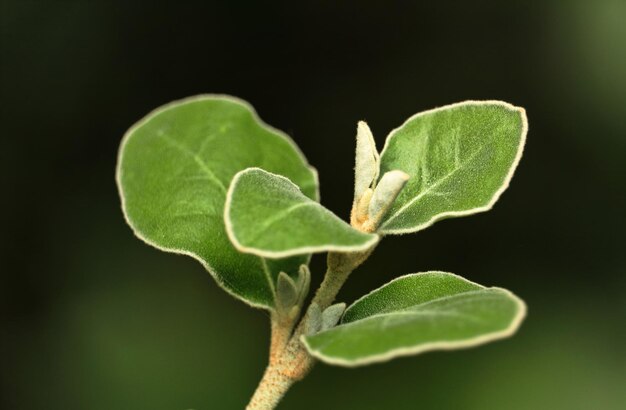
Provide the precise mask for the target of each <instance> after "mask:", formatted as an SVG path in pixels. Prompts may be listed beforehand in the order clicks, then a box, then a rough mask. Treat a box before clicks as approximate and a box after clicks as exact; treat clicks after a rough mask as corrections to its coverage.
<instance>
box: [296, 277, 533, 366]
mask: <svg viewBox="0 0 626 410" xmlns="http://www.w3.org/2000/svg"><path fill="white" fill-rule="evenodd" d="M525 314H526V306H525V304H524V302H523V301H522V300H520V299H519V298H517V297H516V296H515V295H513V294H512V293H510V292H508V291H506V290H504V289H500V288H485V287H483V286H480V285H478V284H475V283H472V282H469V281H467V280H465V279H463V278H461V277H460V276H456V275H453V274H451V273H444V272H426V273H417V274H411V275H406V276H402V277H400V278H398V279H395V280H393V281H391V282H389V283H388V284H386V285H384V286H383V287H381V288H379V289H377V290H375V291H373V292H372V293H370V294H369V295H366V296H364V297H363V298H361V299H359V300H358V301H356V302H355V303H354V304H353V305H351V306H350V307H348V309H347V310H346V312H345V313H344V315H343V318H342V323H341V324H340V325H339V326H336V327H333V328H332V329H329V330H326V331H322V332H319V333H317V334H315V335H310V336H306V337H304V338H303V341H304V343H305V345H306V347H307V349H308V350H309V352H310V353H311V354H312V355H313V356H315V357H317V358H318V359H320V360H322V361H324V362H327V363H331V364H337V365H342V366H358V365H364V364H369V363H374V362H382V361H386V360H389V359H392V358H394V357H398V356H407V355H413V354H418V353H422V352H425V351H429V350H442V349H460V348H466V347H471V346H476V345H479V344H483V343H486V342H489V341H492V340H497V339H501V338H505V337H508V336H510V335H511V334H513V333H514V332H515V331H516V330H517V328H518V327H519V325H520V323H521V321H522V320H523V318H524V316H525Z"/></svg>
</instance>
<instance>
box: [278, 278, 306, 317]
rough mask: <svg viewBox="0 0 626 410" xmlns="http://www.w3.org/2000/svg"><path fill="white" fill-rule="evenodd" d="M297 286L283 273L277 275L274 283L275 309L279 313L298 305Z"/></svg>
mask: <svg viewBox="0 0 626 410" xmlns="http://www.w3.org/2000/svg"><path fill="white" fill-rule="evenodd" d="M299 292H300V290H299V289H298V285H297V284H296V282H295V281H294V280H293V279H292V278H291V276H289V275H287V274H286V273H285V272H280V273H279V274H278V281H277V283H276V308H277V309H278V310H279V311H285V312H286V311H288V310H289V309H291V308H292V307H294V306H295V305H296V304H297V303H298V296H299V295H298V293H299Z"/></svg>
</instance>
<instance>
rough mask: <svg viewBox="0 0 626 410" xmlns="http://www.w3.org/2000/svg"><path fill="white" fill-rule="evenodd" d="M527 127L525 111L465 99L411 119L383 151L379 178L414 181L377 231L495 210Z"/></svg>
mask: <svg viewBox="0 0 626 410" xmlns="http://www.w3.org/2000/svg"><path fill="white" fill-rule="evenodd" d="M527 129H528V125H527V121H526V114H525V112H524V110H523V109H522V108H519V107H514V106H512V105H510V104H507V103H504V102H500V101H466V102H462V103H458V104H453V105H449V106H445V107H441V108H437V109H434V110H430V111H425V112H422V113H419V114H416V115H414V116H413V117H411V118H409V119H408V120H407V121H406V122H405V123H404V124H403V125H402V126H401V127H399V128H397V129H395V130H393V131H392V132H391V134H390V135H389V137H388V138H387V141H386V144H385V147H384V149H383V152H382V153H381V158H380V162H381V170H380V175H384V174H385V172H387V171H391V170H396V169H397V170H401V171H404V172H405V173H407V174H408V175H409V176H410V179H409V181H408V182H407V184H406V186H405V187H404V189H403V190H402V192H401V193H400V195H399V196H398V198H397V199H396V201H395V203H394V205H393V207H391V209H390V210H389V211H388V212H387V214H386V215H385V217H384V218H383V221H382V223H381V225H380V228H379V230H378V231H379V233H382V234H403V233H408V232H416V231H419V230H421V229H424V228H427V227H429V226H430V225H432V224H433V223H434V222H436V221H438V220H441V219H444V218H450V217H457V216H465V215H471V214H474V213H477V212H483V211H487V210H489V209H491V207H492V206H493V204H494V203H495V202H496V201H497V200H498V198H499V197H500V194H502V192H503V191H504V190H505V189H506V188H507V187H508V185H509V182H510V180H511V178H512V176H513V172H514V171H515V168H516V167H517V164H518V162H519V160H520V158H521V155H522V150H523V147H524V142H525V140H526V131H527Z"/></svg>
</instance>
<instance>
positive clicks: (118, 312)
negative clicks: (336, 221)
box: [0, 0, 626, 410]
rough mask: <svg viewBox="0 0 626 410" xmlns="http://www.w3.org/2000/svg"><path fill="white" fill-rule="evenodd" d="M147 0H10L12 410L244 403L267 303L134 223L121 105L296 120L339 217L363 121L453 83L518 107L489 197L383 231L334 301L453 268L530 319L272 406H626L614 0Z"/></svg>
mask: <svg viewBox="0 0 626 410" xmlns="http://www.w3.org/2000/svg"><path fill="white" fill-rule="evenodd" d="M156 3H157V2H148V1H127V2H125V3H123V4H122V3H119V4H116V3H113V2H102V1H101V2H96V1H41V2H33V1H9V2H7V1H2V9H1V10H0V15H1V18H0V23H1V29H2V32H1V40H2V43H1V74H2V78H1V81H2V83H1V87H2V88H1V93H2V94H1V107H2V110H1V115H2V117H1V123H0V124H1V129H2V132H1V134H2V146H1V148H0V166H1V167H2V168H1V169H0V170H1V171H2V172H1V174H0V175H1V178H2V195H1V200H0V203H1V205H0V207H1V213H0V215H1V216H0V217H1V218H2V219H1V220H0V222H1V224H2V228H1V232H2V235H1V238H2V243H1V244H0V245H1V248H0V249H1V252H2V259H1V262H2V274H1V276H0V280H1V282H0V298H1V299H0V308H1V310H0V318H1V330H0V337H1V340H0V349H1V350H0V354H1V357H0V372H1V373H0V377H1V379H0V407H1V408H3V409H14V410H26V409H28V410H30V409H48V410H52V409H64V410H72V409H94V410H100V409H102V410H110V409H117V410H123V409H164V410H165V409H179V410H185V409H190V408H193V409H196V410H203V409H230V408H233V409H236V408H242V407H243V406H244V405H245V403H246V402H247V400H248V398H249V396H250V394H251V393H252V391H253V390H254V387H255V385H256V383H257V381H258V379H259V377H260V376H261V373H262V370H263V368H264V366H265V363H266V360H267V345H268V335H269V329H268V320H267V314H266V313H264V312H262V311H258V310H253V309H250V308H248V307H247V306H245V305H244V304H242V303H241V302H238V301H236V300H235V299H233V298H231V297H230V296H228V295H227V294H226V293H224V292H223V291H221V290H220V289H219V288H218V287H217V286H216V284H215V283H214V282H213V280H212V279H211V278H210V276H209V275H208V273H206V272H205V271H203V269H202V267H201V266H200V265H199V264H198V263H196V262H194V261H193V260H191V259H189V258H185V257H183V256H175V255H171V254H165V253H161V252H159V251H157V250H155V249H152V248H150V247H148V246H146V245H144V244H143V243H141V242H140V241H138V240H137V239H135V238H134V237H133V235H132V233H131V231H130V229H129V228H128V227H127V226H126V225H125V223H124V221H123V219H122V214H121V212H120V206H119V200H118V196H117V191H116V187H115V182H114V168H115V160H116V151H117V147H118V144H119V142H120V139H121V136H122V134H123V133H124V131H125V130H126V129H127V128H128V127H129V126H130V125H131V124H132V123H134V122H135V121H136V120H138V119H139V118H140V117H142V116H143V115H145V114H146V113H147V112H148V111H150V110H152V109H153V108H155V107H157V106H159V105H161V104H163V103H166V102H169V101H171V100H174V99H178V98H181V97H185V96H189V95H193V94H198V93H206V92H211V93H228V94H232V95H236V96H239V97H241V98H243V99H246V100H248V101H250V102H251V103H252V104H253V105H254V106H255V107H256V108H257V110H258V112H259V114H260V115H261V117H262V118H263V119H264V120H265V121H266V122H268V123H269V124H271V125H273V126H276V127H278V128H281V129H283V130H285V131H286V132H288V133H289V134H290V135H291V136H293V138H294V139H295V141H296V142H297V143H298V144H299V145H300V147H301V148H302V150H303V151H304V152H305V153H306V155H307V157H308V159H309V161H310V162H311V163H312V164H313V165H314V166H316V167H317V168H318V170H319V173H320V179H321V192H322V202H323V203H324V204H325V205H326V206H327V207H329V208H330V209H332V210H333V211H335V212H337V213H338V214H339V215H342V216H344V217H347V215H348V212H349V207H350V204H351V195H352V175H353V173H352V167H353V151H354V135H355V127H356V122H357V121H358V120H360V119H366V120H367V121H368V122H369V124H370V126H371V127H372V130H373V131H374V135H375V137H376V140H377V143H378V145H379V147H382V145H383V142H384V138H385V136H386V134H387V133H388V132H389V130H391V129H392V128H395V127H396V126H398V125H399V124H401V123H402V122H403V121H404V120H405V119H406V118H407V117H408V116H410V115H412V114H414V113H416V112H418V111H421V110H424V109H428V108H432V107H436V106H439V105H443V104H448V103H452V102H457V101H461V100H464V99H502V100H505V101H509V102H511V103H514V104H516V105H520V106H523V107H525V108H526V109H527V112H528V116H529V122H530V132H529V135H528V145H527V147H526V151H525V154H524V158H523V159H522V162H521V164H520V167H519V168H518V171H517V173H516V176H515V178H514V179H513V181H512V184H511V188H510V189H509V190H508V191H507V192H506V193H505V194H504V195H503V196H502V198H501V200H500V201H499V203H498V204H497V205H496V207H495V208H494V210H492V211H491V212H489V213H484V214H479V215H476V216H472V217H469V218H460V219H453V220H447V221H443V222H439V223H437V224H436V225H435V226H433V227H431V228H429V229H428V230H426V231H423V232H420V233H419V234H414V235H410V236H402V237H390V238H387V239H385V240H384V241H383V243H382V244H381V245H380V246H379V249H378V250H377V252H376V253H375V255H374V256H373V257H372V258H371V259H370V260H369V261H368V262H367V263H366V264H365V265H364V266H363V267H362V268H360V269H359V270H358V271H357V272H356V273H355V274H354V275H353V277H351V279H350V280H349V282H348V284H347V287H346V288H345V291H343V292H342V293H341V295H340V299H341V300H344V301H348V302H349V301H352V300H354V299H355V298H356V297H358V296H360V295H362V294H364V293H366V292H368V291H369V290H371V289H373V288H374V287H377V286H380V285H381V284H383V283H385V282H387V281H389V280H390V279H392V278H394V277H396V276H398V275H401V274H406V273H410V272H417V271H425V270H429V269H439V270H447V271H451V272H455V273H458V274H461V275H463V276H465V277H467V278H469V279H471V280H474V281H477V282H479V283H483V284H486V285H497V286H502V287H506V288H509V289H511V290H513V291H514V292H515V293H517V294H518V295H520V296H521V297H522V298H524V299H525V300H526V301H527V303H528V305H529V316H528V318H527V320H526V322H525V323H524V325H523V327H522V328H521V330H520V332H519V334H518V335H517V336H515V337H514V338H512V339H508V340H506V341H501V342H498V343H494V344H491V345H486V346H482V347H480V348H476V349H471V350H462V351H455V352H443V353H442V352H434V353H428V354H424V355H420V356H415V357H411V358H404V359H397V360H395V361H392V362H389V363H385V364H377V365H372V366H369V367H364V368H359V369H344V368H337V367H330V366H327V365H323V364H320V365H318V366H316V368H315V369H314V371H313V372H312V373H311V375H310V376H309V377H308V378H307V379H306V380H305V381H304V382H302V383H299V384H297V385H296V386H294V388H293V389H292V390H291V391H290V392H289V394H288V395H287V397H286V399H285V400H284V402H283V404H282V406H281V408H284V409H320V408H322V409H383V408H384V409H481V410H483V409H567V410H572V409H574V410H575V409H618V408H623V406H624V403H626V302H625V297H626V275H625V273H626V257H625V255H624V250H625V245H626V241H625V239H624V229H625V228H626V218H625V215H626V212H625V210H624V209H625V207H626V198H625V194H624V191H625V188H626V184H625V183H626V163H625V157H626V156H625V154H626V2H625V1H623V0H606V1H604V0H603V1H599V0H595V1H586V0H578V1H536V2H526V1H507V2H498V1H493V2H488V1H472V2H460V1H459V2H449V3H444V2H439V1H438V2H391V1H381V2H364V1H361V2H355V3H352V4H348V3H344V4H342V5H338V4H335V3H336V2H334V1H326V2H315V3H314V2H310V3H309V2H291V3H285V4H284V5H282V4H280V2H267V3H266V2H240V1H224V2H221V3H213V2H210V1H198V2H190V1H178V2H176V3H170V4H169V5H157V4H156ZM429 3H432V4H429ZM323 262H324V261H323V258H322V257H316V258H315V259H314V264H313V267H314V276H315V281H319V280H320V274H321V272H322V271H323Z"/></svg>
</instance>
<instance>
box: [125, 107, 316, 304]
mask: <svg viewBox="0 0 626 410" xmlns="http://www.w3.org/2000/svg"><path fill="white" fill-rule="evenodd" d="M256 166H258V167H263V168H265V169H267V170H269V171H272V172H274V173H277V174H281V175H285V176H287V177H289V178H290V179H291V180H292V181H294V182H295V183H296V184H298V186H299V187H300V188H301V189H302V192H303V193H304V195H306V197H308V198H311V199H312V200H316V199H317V197H318V193H317V176H316V172H315V170H314V169H313V168H311V167H310V166H309V165H308V164H307V162H306V159H305V158H304V156H303V155H302V154H301V152H300V151H299V150H298V148H297V147H296V145H295V144H294V143H293V141H291V139H289V137H288V136H286V135H285V134H284V133H282V132H281V131H278V130H276V129H274V128H272V127H270V126H268V125H267V124H265V123H263V122H262V121H261V120H260V119H259V117H258V116H257V114H256V113H255V111H254V110H253V108H252V107H251V106H250V105H249V104H248V103H246V102H244V101H241V100H238V99H235V98H233V97H228V96H219V95H203V96H197V97H192V98H188V99H185V100H181V101H176V102H173V103H171V104H167V105H165V106H163V107H160V108H158V109H157V110H155V111H153V112H152V113H150V114H148V115H147V116H146V117H145V118H143V119H142V120H141V121H139V122H138V123H137V124H135V125H134V126H133V127H132V128H131V129H130V130H129V131H128V132H127V133H126V135H125V136H124V139H123V141H122V144H121V146H120V151H119V158H118V165H117V183H118V189H119V192H120V196H121V199H122V208H123V211H124V215H125V217H126V220H127V221H128V223H129V224H130V226H131V227H132V229H133V231H134V232H135V234H136V235H137V236H138V237H139V238H141V239H142V240H144V241H145V242H147V243H149V244H150V245H152V246H155V247H156V248H158V249H161V250H164V251H168V252H174V253H179V254H185V255H189V256H191V257H193V258H195V259H197V260H198V261H200V262H201V263H202V264H203V265H204V266H205V268H206V269H207V270H208V271H209V272H210V273H211V274H212V276H213V277H214V278H215V279H216V281H217V282H218V283H219V284H220V285H221V286H222V287H224V288H225V289H226V290H227V291H228V292H230V293H231V294H233V295H234V296H235V297H237V298H239V299H242V300H244V301H245V302H247V303H249V304H250V305H253V306H257V307H264V308H272V307H273V306H274V300H275V290H274V287H275V285H274V284H275V283H276V279H277V275H278V273H279V272H280V271H284V272H287V273H289V274H290V275H292V276H294V277H295V276H296V275H297V270H298V267H299V266H300V264H302V263H307V261H308V258H307V256H306V255H304V256H300V257H297V258H290V259H287V260H264V259H262V258H259V257H256V256H253V255H243V254H241V253H239V252H238V251H237V250H236V249H235V248H234V247H233V246H232V244H231V242H230V240H229V239H228V236H227V234H226V229H225V227H224V202H225V200H226V191H227V187H228V186H229V184H230V181H231V179H232V178H233V176H234V175H235V174H236V173H237V172H239V171H241V170H242V169H246V168H249V167H256Z"/></svg>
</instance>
